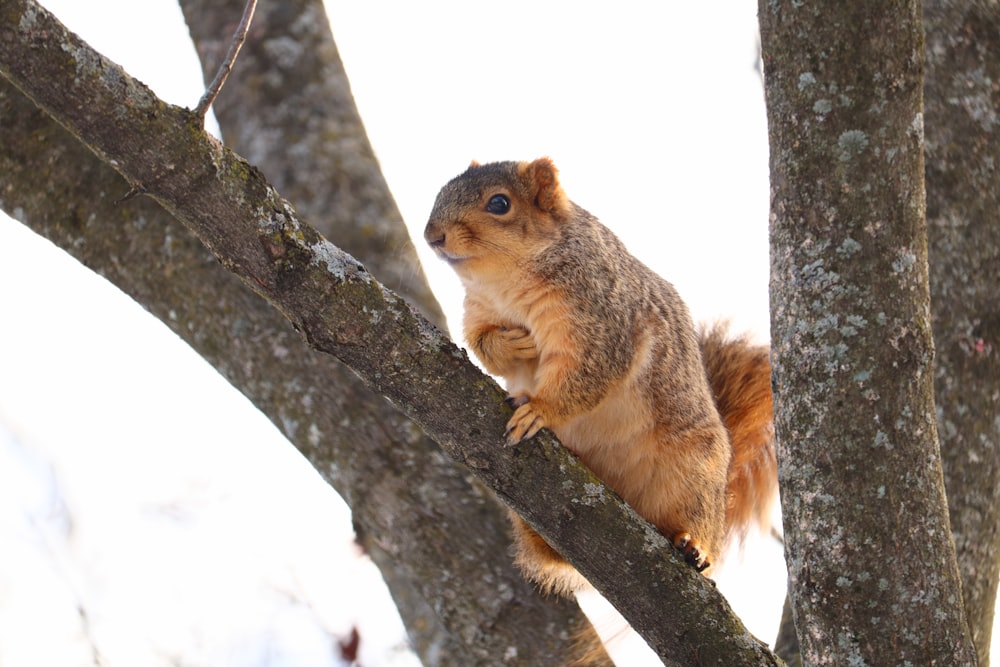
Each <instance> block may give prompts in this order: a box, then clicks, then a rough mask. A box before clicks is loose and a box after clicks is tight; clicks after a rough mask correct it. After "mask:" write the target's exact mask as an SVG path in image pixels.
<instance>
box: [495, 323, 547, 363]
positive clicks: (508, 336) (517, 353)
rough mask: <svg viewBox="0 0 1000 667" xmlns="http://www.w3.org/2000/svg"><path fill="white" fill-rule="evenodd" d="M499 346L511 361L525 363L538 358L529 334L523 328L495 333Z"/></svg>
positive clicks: (501, 330)
mask: <svg viewBox="0 0 1000 667" xmlns="http://www.w3.org/2000/svg"><path fill="white" fill-rule="evenodd" d="M496 336H497V339H498V340H499V343H500V345H501V346H502V347H503V348H504V349H505V350H506V352H507V354H509V355H510V357H511V358H512V359H519V360H522V361H526V360H529V359H537V358H538V348H536V347H535V339H534V337H533V336H532V335H531V332H530V331H528V330H527V329H525V328H523V327H511V328H509V329H500V330H498V331H497V333H496Z"/></svg>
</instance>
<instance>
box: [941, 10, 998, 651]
mask: <svg viewBox="0 0 1000 667" xmlns="http://www.w3.org/2000/svg"><path fill="white" fill-rule="evenodd" d="M924 26H925V28H926V31H927V46H926V50H925V51H926V54H927V74H926V83H925V86H924V118H925V121H926V130H925V132H926V162H927V164H926V171H927V226H928V242H929V245H928V254H929V262H930V287H931V310H932V313H933V320H932V321H933V327H934V343H935V347H936V349H937V360H936V369H935V398H936V400H937V409H938V432H939V436H940V438H941V455H942V457H943V461H944V478H945V487H946V488H947V491H948V505H949V508H950V516H951V530H952V534H953V535H954V538H955V548H956V550H957V554H958V567H959V572H960V573H961V576H962V597H963V599H964V602H965V613H966V617H967V618H968V622H969V630H970V632H971V633H972V639H973V642H974V643H975V645H976V650H977V652H978V654H979V664H980V666H981V667H982V666H985V665H988V664H989V656H990V642H991V639H992V636H991V635H992V631H993V613H994V609H995V607H996V594H997V578H998V576H1000V502H998V501H997V489H998V488H1000V309H998V305H997V303H998V302H997V298H998V295H1000V224H998V220H997V216H998V211H1000V172H998V170H997V165H1000V6H998V5H997V4H996V3H985V2H943V1H939V0H931V1H928V2H925V8H924Z"/></svg>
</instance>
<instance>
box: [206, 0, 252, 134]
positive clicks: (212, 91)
mask: <svg viewBox="0 0 1000 667" xmlns="http://www.w3.org/2000/svg"><path fill="white" fill-rule="evenodd" d="M256 7H257V0H247V4H246V7H244V8H243V17H242V18H241V19H240V24H239V26H237V28H236V32H235V33H234V34H233V40H232V42H230V44H229V51H228V52H227V53H226V57H225V59H223V61H222V64H221V65H219V71H218V72H216V74H215V78H214V79H212V83H210V84H209V85H208V89H207V90H205V94H204V95H202V96H201V99H200V100H198V106H197V107H195V110H194V112H195V113H196V114H197V115H199V116H201V117H202V118H204V117H205V114H207V113H208V109H209V107H211V106H212V103H213V102H215V98H216V97H218V96H219V91H221V90H222V86H223V85H225V83H226V79H227V78H229V73H230V72H232V71H233V63H235V62H236V56H238V55H239V53H240V49H241V48H243V42H245V41H246V38H247V32H248V31H249V30H250V22H251V21H252V20H253V12H254V9H256Z"/></svg>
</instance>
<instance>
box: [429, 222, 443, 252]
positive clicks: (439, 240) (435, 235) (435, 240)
mask: <svg viewBox="0 0 1000 667" xmlns="http://www.w3.org/2000/svg"><path fill="white" fill-rule="evenodd" d="M444 239H445V233H444V230H443V229H441V228H440V227H439V226H438V225H436V224H434V223H433V222H428V223H427V226H426V227H425V228H424V240H425V241H427V244H428V245H429V246H430V247H432V248H440V247H441V246H443V245H444Z"/></svg>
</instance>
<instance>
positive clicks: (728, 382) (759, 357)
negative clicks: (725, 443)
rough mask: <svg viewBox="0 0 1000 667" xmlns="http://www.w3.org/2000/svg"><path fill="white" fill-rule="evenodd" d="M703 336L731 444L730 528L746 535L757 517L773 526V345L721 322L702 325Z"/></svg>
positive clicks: (707, 366)
mask: <svg viewBox="0 0 1000 667" xmlns="http://www.w3.org/2000/svg"><path fill="white" fill-rule="evenodd" d="M699 338H700V343H701V353H702V357H703V358H704V361H705V369H706V371H707V372H708V381H709V384H710V385H711V387H712V393H713V394H714V395H715V403H716V406H717V407H718V409H719V413H720V414H721V415H722V421H723V422H724V423H725V425H726V428H727V429H728V430H729V438H730V441H731V442H732V447H733V458H732V462H731V463H730V465H729V486H728V496H729V503H728V507H727V510H726V528H727V534H728V535H729V536H730V537H731V538H733V537H735V538H738V539H742V538H743V537H745V536H746V534H747V530H748V529H749V528H750V526H751V525H752V524H754V523H756V524H757V525H759V527H760V528H761V530H763V531H766V530H769V529H770V527H771V508H772V506H773V504H774V500H775V498H776V497H777V489H778V461H777V458H776V457H775V451H774V409H773V406H772V402H771V363H770V359H769V349H768V347H767V346H766V345H754V344H752V343H751V342H749V340H748V339H747V337H745V336H741V337H735V338H730V337H729V336H728V332H727V328H726V327H725V326H724V325H719V324H716V325H713V326H710V327H703V328H702V329H701V331H700V332H699Z"/></svg>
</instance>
